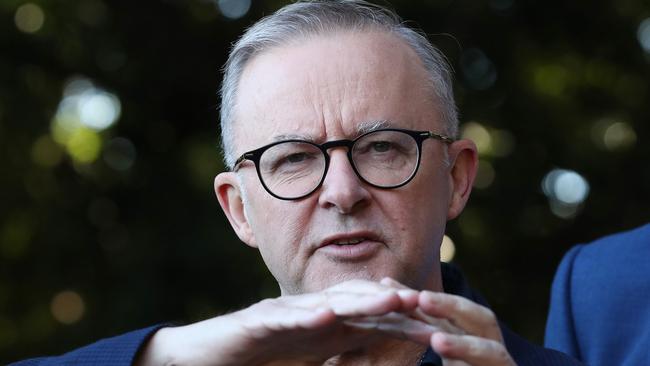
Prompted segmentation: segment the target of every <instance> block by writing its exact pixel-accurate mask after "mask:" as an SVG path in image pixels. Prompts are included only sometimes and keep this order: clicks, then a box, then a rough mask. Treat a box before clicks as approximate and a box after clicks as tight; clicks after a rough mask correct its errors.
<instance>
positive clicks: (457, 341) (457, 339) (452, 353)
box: [431, 333, 515, 366]
mask: <svg viewBox="0 0 650 366" xmlns="http://www.w3.org/2000/svg"><path fill="white" fill-rule="evenodd" d="M431 347H432V348H433V350H434V351H436V352H437V353H438V354H439V355H440V356H441V357H442V358H443V365H444V366H451V365H453V366H456V365H485V366H515V363H514V361H513V360H512V358H511V357H510V355H509V354H508V351H507V350H506V348H505V346H504V345H503V344H502V343H500V342H497V341H495V340H491V339H485V338H479V337H475V336H470V335H464V336H458V335H453V334H448V333H435V334H434V335H433V336H432V337H431Z"/></svg>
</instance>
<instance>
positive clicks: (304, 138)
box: [273, 134, 314, 142]
mask: <svg viewBox="0 0 650 366" xmlns="http://www.w3.org/2000/svg"><path fill="white" fill-rule="evenodd" d="M285 140H302V141H309V142H314V139H313V138H312V137H310V136H306V135H297V134H282V135H276V136H273V141H285Z"/></svg>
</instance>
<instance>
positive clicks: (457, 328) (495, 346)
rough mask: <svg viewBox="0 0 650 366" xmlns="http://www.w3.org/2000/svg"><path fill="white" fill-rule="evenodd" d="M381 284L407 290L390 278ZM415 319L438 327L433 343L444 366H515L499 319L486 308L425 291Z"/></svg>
mask: <svg viewBox="0 0 650 366" xmlns="http://www.w3.org/2000/svg"><path fill="white" fill-rule="evenodd" d="M381 283H382V284H384V285H388V286H391V287H393V288H396V289H405V288H406V286H404V285H402V284H400V283H399V282H397V281H395V280H392V279H390V278H387V279H384V280H382V281H381ZM412 316H413V317H414V318H416V319H418V320H420V321H422V322H425V323H427V324H431V325H434V326H435V328H437V330H436V331H434V332H433V333H432V334H431V337H430V342H431V347H432V348H433V350H434V351H436V353H438V354H439V355H440V356H441V357H442V359H443V365H444V366H465V365H475V366H478V365H481V366H514V365H515V362H514V361H513V360H512V357H510V354H509V353H508V351H507V350H506V348H505V345H504V344H503V337H502V335H501V328H499V324H498V322H497V320H496V316H495V315H494V313H493V312H492V310H490V309H488V308H486V307H485V306H482V305H479V304H477V303H475V302H473V301H471V300H468V299H466V298H464V297H460V296H456V295H450V294H445V293H440V292H431V291H422V292H420V296H419V298H418V306H417V308H416V309H415V310H414V311H413V313H412Z"/></svg>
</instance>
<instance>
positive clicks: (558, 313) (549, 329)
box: [544, 245, 584, 359]
mask: <svg viewBox="0 0 650 366" xmlns="http://www.w3.org/2000/svg"><path fill="white" fill-rule="evenodd" d="M583 247H584V246H583V245H578V246H575V247H573V248H571V250H569V251H568V252H567V254H565V255H564V258H563V259H562V262H561V263H560V265H559V267H558V269H557V272H556V274H555V278H554V280H553V286H552V289H551V305H550V308H549V313H548V319H547V322H546V335H545V337H544V346H546V347H548V348H552V349H556V350H558V351H561V352H564V353H566V354H568V355H570V356H573V357H575V358H577V359H581V355H580V349H579V347H578V342H577V338H576V334H575V327H574V319H573V308H572V306H573V304H572V299H571V297H572V295H573V294H572V290H573V289H572V279H573V270H574V268H573V266H574V263H575V259H576V257H577V256H578V255H579V254H580V251H581V250H582V248H583Z"/></svg>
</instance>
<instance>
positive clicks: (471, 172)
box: [447, 140, 478, 220]
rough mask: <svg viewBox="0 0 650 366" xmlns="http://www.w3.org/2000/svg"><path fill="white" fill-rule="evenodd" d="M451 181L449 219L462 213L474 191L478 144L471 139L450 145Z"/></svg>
mask: <svg viewBox="0 0 650 366" xmlns="http://www.w3.org/2000/svg"><path fill="white" fill-rule="evenodd" d="M449 164H450V165H451V166H450V168H449V169H450V171H449V183H450V184H451V191H450V194H451V197H450V200H449V209H448V211H447V220H452V219H454V218H456V217H457V216H458V215H460V213H461V211H463V208H465V204H466V203H467V200H468V199H469V195H470V193H471V192H472V185H473V184H474V178H476V170H477V168H478V153H477V149H476V144H474V142H473V141H471V140H458V141H455V142H454V143H453V144H451V145H450V146H449Z"/></svg>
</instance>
